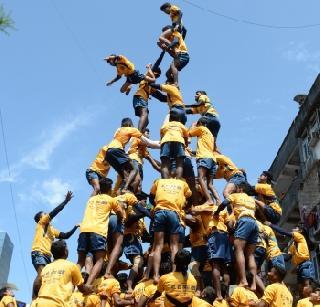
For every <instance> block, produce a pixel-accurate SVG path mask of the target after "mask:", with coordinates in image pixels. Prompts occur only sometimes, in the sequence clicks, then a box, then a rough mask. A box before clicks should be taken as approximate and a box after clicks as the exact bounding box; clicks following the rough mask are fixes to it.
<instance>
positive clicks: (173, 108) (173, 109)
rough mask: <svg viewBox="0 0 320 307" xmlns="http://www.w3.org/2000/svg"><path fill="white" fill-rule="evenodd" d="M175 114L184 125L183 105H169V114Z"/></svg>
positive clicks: (184, 113)
mask: <svg viewBox="0 0 320 307" xmlns="http://www.w3.org/2000/svg"><path fill="white" fill-rule="evenodd" d="M172 113H174V114H176V115H177V116H178V117H179V121H180V122H181V123H182V124H183V125H185V124H186V122H187V115H186V110H185V108H184V107H183V106H181V105H173V106H171V109H170V114H172Z"/></svg>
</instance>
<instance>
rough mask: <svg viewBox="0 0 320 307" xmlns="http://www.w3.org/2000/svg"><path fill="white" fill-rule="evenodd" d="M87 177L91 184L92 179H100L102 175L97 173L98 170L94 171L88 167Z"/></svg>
mask: <svg viewBox="0 0 320 307" xmlns="http://www.w3.org/2000/svg"><path fill="white" fill-rule="evenodd" d="M86 178H87V181H88V183H89V184H91V180H92V179H97V180H100V179H101V178H102V176H101V175H100V174H99V173H97V172H96V171H93V170H92V169H87V170H86Z"/></svg>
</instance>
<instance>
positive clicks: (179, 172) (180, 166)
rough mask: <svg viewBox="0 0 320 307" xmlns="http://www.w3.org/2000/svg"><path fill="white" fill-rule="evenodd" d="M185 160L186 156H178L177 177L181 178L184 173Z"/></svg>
mask: <svg viewBox="0 0 320 307" xmlns="http://www.w3.org/2000/svg"><path fill="white" fill-rule="evenodd" d="M183 161H184V158H177V159H176V164H177V166H176V177H177V179H181V178H182V175H183Z"/></svg>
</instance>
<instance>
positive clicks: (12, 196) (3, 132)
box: [0, 108, 31, 291]
mask: <svg viewBox="0 0 320 307" xmlns="http://www.w3.org/2000/svg"><path fill="white" fill-rule="evenodd" d="M0 123H1V132H2V140H3V148H4V154H5V159H6V165H7V169H8V175H9V189H10V196H11V204H12V209H13V216H14V219H15V224H16V229H17V234H18V240H19V245H20V246H19V251H20V256H21V262H22V265H23V269H24V273H25V277H26V281H27V283H28V287H29V291H31V286H30V285H31V284H30V278H29V274H28V270H27V266H26V262H25V260H24V253H23V250H22V239H21V231H20V227H19V221H18V215H17V209H16V204H15V200H14V193H13V185H12V181H11V180H10V179H11V169H10V163H9V156H8V150H7V142H6V137H5V129H4V121H3V116H2V111H1V108H0Z"/></svg>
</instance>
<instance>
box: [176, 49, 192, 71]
mask: <svg viewBox="0 0 320 307" xmlns="http://www.w3.org/2000/svg"><path fill="white" fill-rule="evenodd" d="M189 61H190V57H189V54H188V53H187V52H179V53H178V54H177V56H176V57H175V58H174V65H175V66H176V67H177V69H178V71H181V70H182V68H184V67H185V66H186V65H187V64H188V63H189Z"/></svg>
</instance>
